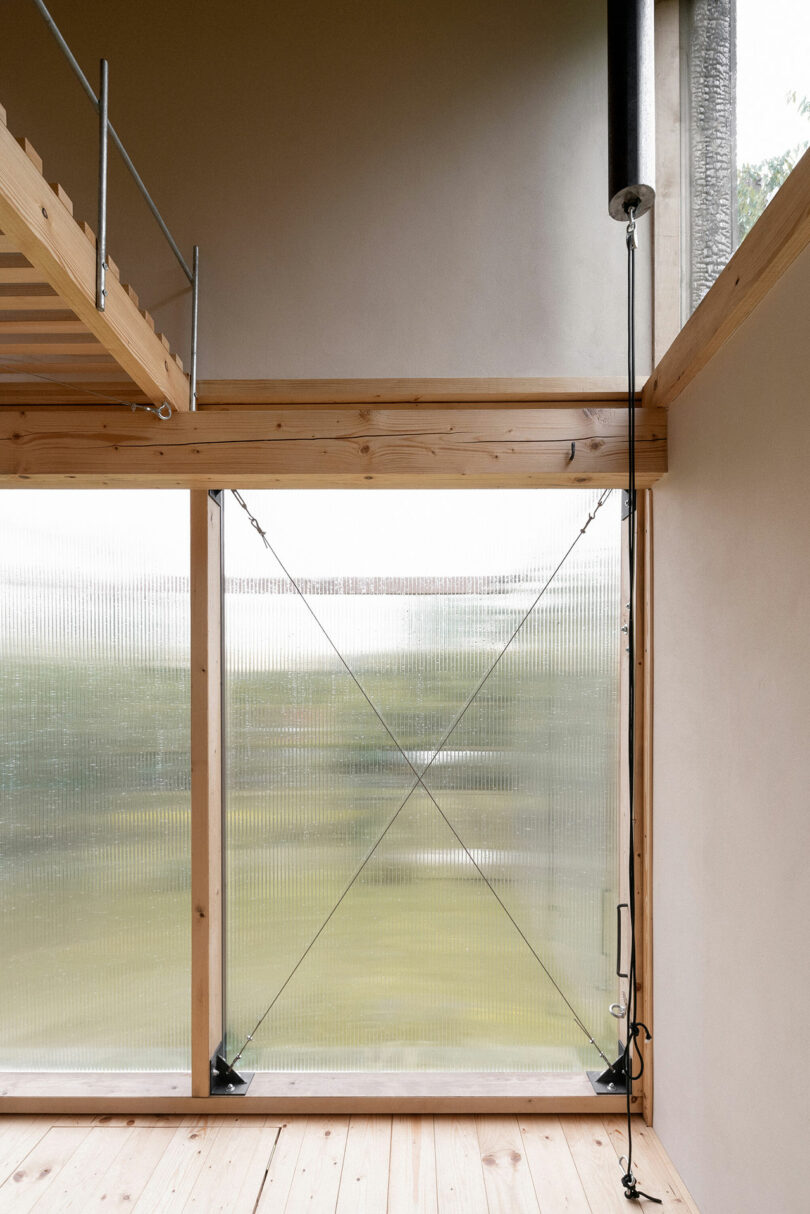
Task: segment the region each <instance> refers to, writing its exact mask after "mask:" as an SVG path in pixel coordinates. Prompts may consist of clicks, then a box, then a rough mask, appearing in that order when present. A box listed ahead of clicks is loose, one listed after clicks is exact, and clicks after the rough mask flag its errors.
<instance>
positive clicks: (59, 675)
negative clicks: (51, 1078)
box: [0, 490, 190, 1071]
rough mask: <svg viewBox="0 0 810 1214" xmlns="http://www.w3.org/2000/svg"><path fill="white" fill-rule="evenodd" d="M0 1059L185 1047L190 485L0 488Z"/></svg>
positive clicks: (4, 1062)
mask: <svg viewBox="0 0 810 1214" xmlns="http://www.w3.org/2000/svg"><path fill="white" fill-rule="evenodd" d="M0 534H2V543H0V725H1V727H2V738H1V739H0V788H1V791H2V809H0V851H1V852H2V858H1V859H0V918H1V919H2V923H3V936H2V946H1V947H2V957H3V973H4V982H3V987H4V996H3V998H2V1000H0V1026H1V1027H0V1067H2V1068H3V1069H6V1070H11V1069H14V1070H24V1071H27V1070H71V1071H77V1070H89V1071H95V1070H169V1069H178V1070H180V1069H186V1068H187V1067H188V1065H189V1003H190V963H189V948H190V932H189V914H190V896H189V873H190V868H189V808H190V806H189V625H188V614H189V608H188V601H189V599H188V536H189V524H188V495H187V494H186V493H181V492H157V491H156V492H146V491H138V492H122V491H101V490H93V491H79V490H73V491H69V492H63V491H44V490H43V491H38V492H37V493H22V492H14V493H9V492H7V493H3V494H0Z"/></svg>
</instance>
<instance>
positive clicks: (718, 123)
mask: <svg viewBox="0 0 810 1214" xmlns="http://www.w3.org/2000/svg"><path fill="white" fill-rule="evenodd" d="M682 12H683V22H682V45H683V48H684V55H685V62H686V73H685V88H684V94H683V97H684V132H685V135H686V139H687V147H688V159H689V177H688V182H689V186H688V192H689V197H688V202H687V205H686V208H685V220H686V237H687V247H688V250H689V256H688V260H687V262H686V264H687V266H688V278H687V281H686V283H685V286H686V291H685V295H686V311H687V313H688V312H691V311H693V310H694V309H695V308H696V307H697V305H698V304H699V303H700V301H701V299H702V298H703V296H704V295H705V294H706V292H707V291H708V290H709V288H710V287H711V285H712V283H713V282H714V281H715V279H716V278H717V275H718V274H719V273H720V271H721V270H722V269H723V267H724V266H725V265H726V264H727V262H728V260H729V258H730V257H731V256H732V254H733V253H734V251H735V250H736V248H737V247H738V245H739V243H740V241H741V240H743V239H744V237H745V236H746V235H747V234H748V232H749V231H750V230H751V228H752V227H753V225H754V223H755V222H756V220H757V219H758V218H759V216H760V215H761V214H762V212H763V211H764V209H765V207H766V206H767V204H768V203H769V202H770V200H771V199H772V198H773V196H774V194H775V193H776V191H777V190H778V189H779V187H780V186H781V185H782V183H783V182H784V180H785V179H786V177H787V176H788V173H789V172H790V171H791V169H792V168H793V167H794V166H795V165H796V164H797V162H798V161H799V159H800V158H801V156H802V155H803V153H804V152H805V150H806V149H807V147H808V144H809V143H810V6H809V5H808V4H807V3H806V0H773V2H772V3H770V2H769V3H768V4H763V3H762V0H686V2H685V3H684V5H683V8H682Z"/></svg>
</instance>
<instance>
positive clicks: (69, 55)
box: [34, 0, 194, 283]
mask: <svg viewBox="0 0 810 1214" xmlns="http://www.w3.org/2000/svg"><path fill="white" fill-rule="evenodd" d="M34 4H35V5H36V7H37V9H38V10H39V12H40V14H41V16H42V19H43V20H44V22H45V24H46V25H47V27H48V29H49V30H50V31H51V33H52V34H53V36H54V38H55V39H56V41H57V43H58V44H59V47H60V49H61V51H62V54H63V55H64V56H65V58H66V59H67V61H68V63H69V64H70V66H71V67H72V68H73V71H74V72H75V74H76V76H77V77H78V79H79V82H80V83H81V85H82V88H83V89H84V91H85V92H86V93H87V96H88V97H89V98H90V100H91V101H92V103H93V105H94V106H95V108H96V110H98V109H99V99H98V97H96V94H95V93H94V92H93V89H92V87H91V85H90V82H89V80H88V79H87V77H86V76H85V74H84V72H83V71H82V69H81V68H80V67H79V64H78V62H77V60H76V56H75V55H74V54H73V52H72V51H71V49H70V47H69V46H68V44H67V42H65V39H64V38H63V37H62V34H61V32H60V30H59V27H58V25H57V24H56V22H55V21H54V19H53V17H52V16H51V14H50V13H49V12H48V9H47V8H46V7H45V4H44V3H43V0H34ZM107 129H108V130H109V134H110V138H111V139H112V141H113V143H114V144H115V146H116V147H117V148H118V151H119V152H120V154H121V159H122V160H123V162H124V164H125V165H126V166H127V168H128V169H129V171H130V173H131V174H132V177H133V180H134V181H135V184H136V185H137V187H138V189H139V190H140V192H141V194H142V195H143V197H144V199H145V201H146V205H147V206H148V207H149V210H150V211H151V212H152V215H153V216H154V219H155V221H156V223H157V225H158V227H159V228H160V230H161V232H162V233H163V235H164V236H165V238H166V241H167V243H168V245H169V248H170V249H171V250H172V252H173V253H174V255H175V257H176V258H177V260H178V262H179V263H180V266H181V267H182V270H183V273H184V274H185V276H186V278H187V279H188V281H189V282H190V283H193V282H194V275H193V273H192V272H191V270H190V269H189V267H188V263H187V262H186V259H185V257H184V256H183V254H182V253H181V252H180V249H179V248H178V247H177V241H176V240H175V239H174V237H173V236H172V234H171V232H170V231H169V229H168V227H167V226H166V222H165V220H164V218H163V216H162V215H161V213H160V211H159V210H158V209H157V207H156V205H155V203H154V201H153V200H152V196H151V194H150V193H149V191H148V190H147V188H146V186H145V185H144V182H143V178H142V177H141V175H140V173H139V172H138V170H137V169H136V168H135V165H134V164H133V163H132V160H131V159H130V156H129V153H128V152H127V150H126V148H125V147H124V145H123V143H122V142H121V139H120V138H119V136H118V133H117V131H116V129H115V127H114V126H113V125H112V123H111V122H108V123H107Z"/></svg>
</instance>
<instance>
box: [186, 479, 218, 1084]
mask: <svg viewBox="0 0 810 1214" xmlns="http://www.w3.org/2000/svg"><path fill="white" fill-rule="evenodd" d="M190 499H191V530H190V547H191V593H190V603H191V825H192V829H191V915H192V918H191V1093H192V1095H193V1096H207V1095H208V1092H209V1088H210V1060H211V1057H212V1055H213V1053H214V1051H215V1050H216V1049H217V1047H218V1046H219V1044H220V1042H221V1041H222V1037H223V1025H222V677H221V654H222V574H221V568H222V566H221V550H222V517H221V514H222V512H221V509H220V506H219V503H218V502H215V501H214V500H213V499H212V498H211V496H210V495H209V494H208V493H207V492H206V491H205V490H202V489H197V490H193V491H192V492H191V494H190Z"/></svg>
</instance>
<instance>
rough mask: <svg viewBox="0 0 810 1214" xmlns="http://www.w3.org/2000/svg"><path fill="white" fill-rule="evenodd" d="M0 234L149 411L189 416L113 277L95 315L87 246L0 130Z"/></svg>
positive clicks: (162, 357) (170, 363)
mask: <svg viewBox="0 0 810 1214" xmlns="http://www.w3.org/2000/svg"><path fill="white" fill-rule="evenodd" d="M0 228H1V229H2V230H3V232H4V233H5V235H6V236H7V237H9V239H10V241H11V242H13V243H14V245H15V247H16V248H17V250H18V251H19V252H20V253H22V254H23V255H24V256H25V257H26V258H27V259H28V261H30V262H31V264H32V265H33V266H34V267H36V268H35V269H34V270H31V271H30V274H31V275H33V277H34V279H35V280H36V281H45V282H47V283H48V284H49V285H50V286H51V287H52V288H53V289H54V290H55V291H56V292H57V295H58V299H54V301H53V305H54V307H57V308H58V307H60V306H63V307H68V308H70V309H71V311H73V312H74V313H75V315H76V316H77V317H78V319H79V320H81V321H82V322H83V323H84V324H85V325H86V326H87V328H88V329H89V330H90V331H91V333H92V334H93V335H94V336H95V337H96V338H98V340H99V341H100V342H101V344H102V345H103V346H104V348H105V349H106V350H108V351H109V353H110V354H112V356H113V357H114V358H115V360H116V362H117V363H118V364H119V366H120V367H121V368H122V369H123V370H124V371H125V372H126V373H127V375H129V376H130V377H131V378H132V379H133V380H134V381H135V383H136V384H137V385H138V387H139V388H141V390H142V391H143V392H144V393H145V394H146V396H147V397H148V398H149V400H151V401H153V402H154V403H156V404H159V403H160V402H161V401H163V400H166V401H168V402H169V404H170V405H171V406H172V408H173V409H176V410H184V409H188V382H187V380H186V377H185V376H184V375H183V373H182V372H181V371H180V369H179V368H178V367H177V365H176V363H175V362H174V360H173V359H172V357H171V355H170V354H169V353H168V352H167V351H166V349H165V348H164V346H163V345H162V343H161V342H160V340H159V338H158V337H157V336H156V335H155V333H153V332H152V330H151V329H150V328H149V325H148V324H147V323H146V321H145V320H144V318H143V317H142V316H141V315H140V313H139V312H138V308H137V306H136V304H135V303H134V301H133V300H132V299H130V297H129V295H128V294H127V293H126V291H125V290H124V288H123V286H122V285H121V283H120V282H119V281H118V280H117V278H116V277H115V275H114V274H112V273H111V274H108V275H107V296H106V307H105V310H104V312H99V311H98V310H97V309H96V304H95V290H96V287H95V282H96V255H95V250H94V248H93V245H92V244H91V242H90V241H89V240H88V239H87V237H86V236H85V234H84V233H83V232H82V229H81V228H80V226H79V225H78V224H77V223H76V221H75V219H74V218H73V216H72V214H71V212H70V210H69V209H68V207H67V206H66V205H65V204H64V202H63V201H61V200H60V198H59V197H58V196H57V195H56V194H55V193H54V191H53V190H52V189H51V187H50V186H49V185H48V183H47V181H46V180H45V178H44V177H43V176H42V174H41V172H40V170H39V169H38V168H37V166H36V164H34V163H33V161H32V160H31V159H30V157H29V156H28V155H26V153H25V151H24V150H23V149H22V148H21V147H20V146H19V144H18V143H17V141H16V140H15V138H14V136H13V135H12V134H11V133H10V132H9V131H8V129H7V128H6V127H5V126H3V125H2V123H0ZM2 273H3V272H2V271H0V277H1V276H2ZM5 273H6V275H13V274H17V275H19V274H21V273H25V271H10V270H8V271H5ZM9 281H14V282H18V281H24V280H20V279H19V278H13V279H12V278H9ZM49 302H50V301H49Z"/></svg>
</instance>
